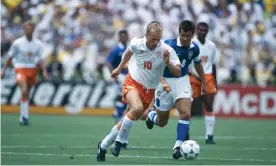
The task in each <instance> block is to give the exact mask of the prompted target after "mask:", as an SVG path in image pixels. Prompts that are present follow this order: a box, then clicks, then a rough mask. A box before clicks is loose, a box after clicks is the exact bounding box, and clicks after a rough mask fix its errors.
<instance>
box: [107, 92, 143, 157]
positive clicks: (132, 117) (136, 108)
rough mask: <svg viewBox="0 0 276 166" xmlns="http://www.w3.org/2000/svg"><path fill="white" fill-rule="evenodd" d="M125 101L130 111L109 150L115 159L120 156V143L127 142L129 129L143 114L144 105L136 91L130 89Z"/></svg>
mask: <svg viewBox="0 0 276 166" xmlns="http://www.w3.org/2000/svg"><path fill="white" fill-rule="evenodd" d="M126 101H127V103H128V105H129V108H130V110H129V112H127V113H126V115H125V116H124V118H123V119H122V123H121V127H120V129H119V132H118V135H117V138H116V140H115V142H114V144H113V145H112V148H111V152H112V154H113V155H114V156H116V157H117V156H118V155H119V154H120V150H121V147H122V143H124V142H126V141H127V140H128V136H129V133H130V129H131V127H132V126H133V125H134V123H135V121H136V120H137V119H139V117H140V116H141V115H142V114H143V113H144V105H143V102H142V100H141V98H140V95H139V92H138V91H137V90H135V89H132V90H130V91H128V93H126Z"/></svg>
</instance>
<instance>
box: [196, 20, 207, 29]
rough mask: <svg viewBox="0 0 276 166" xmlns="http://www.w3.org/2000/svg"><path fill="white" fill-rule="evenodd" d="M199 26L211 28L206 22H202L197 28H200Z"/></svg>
mask: <svg viewBox="0 0 276 166" xmlns="http://www.w3.org/2000/svg"><path fill="white" fill-rule="evenodd" d="M199 26H202V27H205V28H207V30H208V29H209V25H208V24H207V23H206V22H200V23H198V24H197V26H196V28H197V29H198V27H199Z"/></svg>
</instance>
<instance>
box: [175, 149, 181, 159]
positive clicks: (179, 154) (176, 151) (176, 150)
mask: <svg viewBox="0 0 276 166" xmlns="http://www.w3.org/2000/svg"><path fill="white" fill-rule="evenodd" d="M180 157H182V155H181V153H180V147H176V148H174V150H173V158H174V159H176V160H177V159H179V158H180Z"/></svg>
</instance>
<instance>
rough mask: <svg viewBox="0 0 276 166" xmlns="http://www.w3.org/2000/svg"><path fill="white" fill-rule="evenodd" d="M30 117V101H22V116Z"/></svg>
mask: <svg viewBox="0 0 276 166" xmlns="http://www.w3.org/2000/svg"><path fill="white" fill-rule="evenodd" d="M23 117H24V118H27V119H28V118H29V101H28V100H26V101H20V118H21V119H22V118H23Z"/></svg>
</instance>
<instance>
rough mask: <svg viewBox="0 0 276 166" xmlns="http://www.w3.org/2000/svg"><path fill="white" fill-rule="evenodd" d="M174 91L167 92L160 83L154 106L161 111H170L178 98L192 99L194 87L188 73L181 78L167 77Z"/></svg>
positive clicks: (156, 91)
mask: <svg viewBox="0 0 276 166" xmlns="http://www.w3.org/2000/svg"><path fill="white" fill-rule="evenodd" d="M165 79H166V81H167V83H168V84H169V85H170V87H171V89H172V91H170V92H169V93H167V92H166V91H164V90H163V87H162V84H161V83H159V85H158V86H157V88H156V89H155V101H154V106H155V107H156V108H157V109H158V110H160V111H169V110H170V109H171V108H172V107H173V106H174V104H175V102H176V100H177V99H182V98H188V99H190V100H191V101H192V100H193V98H192V88H191V84H190V80H189V77H188V75H186V76H183V77H179V78H165Z"/></svg>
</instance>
